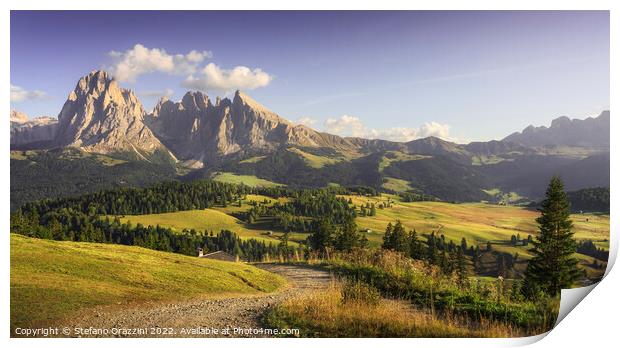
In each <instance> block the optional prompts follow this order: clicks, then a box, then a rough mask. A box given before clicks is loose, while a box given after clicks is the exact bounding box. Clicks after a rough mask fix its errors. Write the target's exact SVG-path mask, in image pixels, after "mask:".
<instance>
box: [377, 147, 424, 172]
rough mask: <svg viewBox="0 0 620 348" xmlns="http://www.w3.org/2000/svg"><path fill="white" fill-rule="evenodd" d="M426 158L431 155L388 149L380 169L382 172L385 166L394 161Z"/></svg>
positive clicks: (380, 163)
mask: <svg viewBox="0 0 620 348" xmlns="http://www.w3.org/2000/svg"><path fill="white" fill-rule="evenodd" d="M424 158H429V156H424V155H411V154H407V153H404V152H400V151H388V152H386V154H385V156H383V157H382V158H381V162H379V171H380V172H382V171H383V170H384V169H385V168H387V167H389V166H390V164H392V162H402V161H415V160H419V159H424Z"/></svg>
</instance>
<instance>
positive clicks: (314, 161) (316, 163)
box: [287, 147, 341, 168]
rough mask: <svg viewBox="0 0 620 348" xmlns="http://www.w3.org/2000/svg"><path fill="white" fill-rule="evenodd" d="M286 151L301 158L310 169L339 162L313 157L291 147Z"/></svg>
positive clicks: (332, 159) (338, 160)
mask: <svg viewBox="0 0 620 348" xmlns="http://www.w3.org/2000/svg"><path fill="white" fill-rule="evenodd" d="M287 150H288V151H290V152H292V153H294V154H297V155H299V156H300V157H301V158H303V160H304V161H305V162H306V164H307V165H308V166H309V167H312V168H323V167H325V166H326V165H330V164H334V163H338V162H340V161H341V160H340V159H336V158H331V157H325V156H318V155H314V154H311V153H308V152H305V151H302V150H300V149H298V148H295V147H291V148H289V149H287Z"/></svg>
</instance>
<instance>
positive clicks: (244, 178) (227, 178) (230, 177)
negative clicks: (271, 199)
mask: <svg viewBox="0 0 620 348" xmlns="http://www.w3.org/2000/svg"><path fill="white" fill-rule="evenodd" d="M212 179H213V180H215V181H220V182H225V183H229V184H244V185H246V186H251V187H276V186H284V185H282V184H278V183H275V182H273V181H269V180H265V179H261V178H259V177H256V176H254V175H238V174H234V173H229V172H223V173H217V174H216V175H214V176H213V177H212Z"/></svg>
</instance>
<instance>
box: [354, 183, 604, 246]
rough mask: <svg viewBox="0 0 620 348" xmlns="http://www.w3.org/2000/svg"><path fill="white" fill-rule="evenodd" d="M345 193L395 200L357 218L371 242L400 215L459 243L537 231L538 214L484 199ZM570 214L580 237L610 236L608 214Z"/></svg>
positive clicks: (361, 200)
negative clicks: (406, 198) (455, 200)
mask: <svg viewBox="0 0 620 348" xmlns="http://www.w3.org/2000/svg"><path fill="white" fill-rule="evenodd" d="M344 197H345V198H346V199H349V198H351V200H352V201H353V203H354V204H355V205H357V206H359V205H360V204H366V203H367V202H370V203H375V204H376V205H378V204H379V203H381V202H384V203H385V202H387V200H388V198H389V199H391V201H392V202H393V203H392V206H391V207H390V208H386V209H377V215H376V216H367V217H358V218H357V219H356V222H357V224H358V226H359V227H360V228H362V229H370V230H371V232H370V233H368V234H367V237H368V239H369V240H370V242H371V244H372V245H379V244H381V242H382V238H383V233H384V231H385V227H386V226H387V224H388V223H389V222H392V223H393V222H394V221H396V220H397V219H399V220H400V221H401V222H402V223H403V225H404V226H405V227H406V228H407V229H410V230H413V229H415V230H417V232H418V233H430V232H432V231H435V232H436V233H439V234H444V235H445V236H446V238H448V239H449V240H450V239H451V240H453V241H454V242H455V243H460V241H461V238H463V237H465V239H466V240H467V242H468V244H470V245H472V244H473V243H478V244H482V243H486V242H487V241H489V240H490V241H492V242H496V241H497V242H507V241H509V240H510V237H511V236H512V235H513V234H514V235H516V234H520V236H521V238H527V235H528V234H531V235H532V236H535V235H536V234H537V225H536V221H535V219H536V217H538V215H539V214H538V212H537V211H535V210H530V209H527V208H524V207H516V206H503V205H494V204H484V203H463V204H453V203H444V202H410V203H405V202H400V201H398V199H397V197H395V196H393V195H382V196H380V197H364V196H355V195H352V196H344ZM571 218H572V220H573V224H574V231H575V238H576V239H577V240H583V239H592V240H594V241H599V242H603V243H604V242H605V241H606V240H608V239H609V215H599V214H573V215H572V216H571ZM524 250H525V249H524Z"/></svg>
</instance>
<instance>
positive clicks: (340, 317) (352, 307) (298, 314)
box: [268, 281, 521, 337]
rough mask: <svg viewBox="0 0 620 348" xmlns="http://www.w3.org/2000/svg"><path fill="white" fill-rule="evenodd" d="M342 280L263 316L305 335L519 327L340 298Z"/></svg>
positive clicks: (481, 333) (461, 333) (510, 333)
mask: <svg viewBox="0 0 620 348" xmlns="http://www.w3.org/2000/svg"><path fill="white" fill-rule="evenodd" d="M346 287H347V285H346V284H344V283H343V282H340V281H335V282H333V283H332V284H331V286H330V287H329V288H328V289H327V290H321V291H314V292H310V293H306V294H304V295H301V296H299V297H297V298H294V299H291V300H288V301H286V302H284V303H283V304H281V305H280V306H279V307H278V308H276V309H275V310H273V311H272V312H271V313H270V314H269V316H268V322H269V324H271V325H274V324H276V325H285V326H290V327H297V328H299V329H300V330H301V333H302V336H308V337H514V336H520V335H521V332H519V330H516V329H514V328H512V327H510V326H506V325H503V324H499V323H494V322H490V321H481V322H476V323H475V324H473V325H472V324H469V323H468V322H467V320H462V319H460V318H458V317H456V316H451V315H442V317H441V318H439V317H437V316H435V315H431V314H430V313H429V312H427V311H424V310H418V309H416V308H414V307H413V306H412V305H411V304H409V303H408V302H407V301H402V300H396V299H385V298H384V299H381V300H379V301H378V302H376V303H373V301H366V300H363V299H361V300H358V301H354V300H353V301H352V300H347V301H345V300H344V297H343V294H345V293H346Z"/></svg>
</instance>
